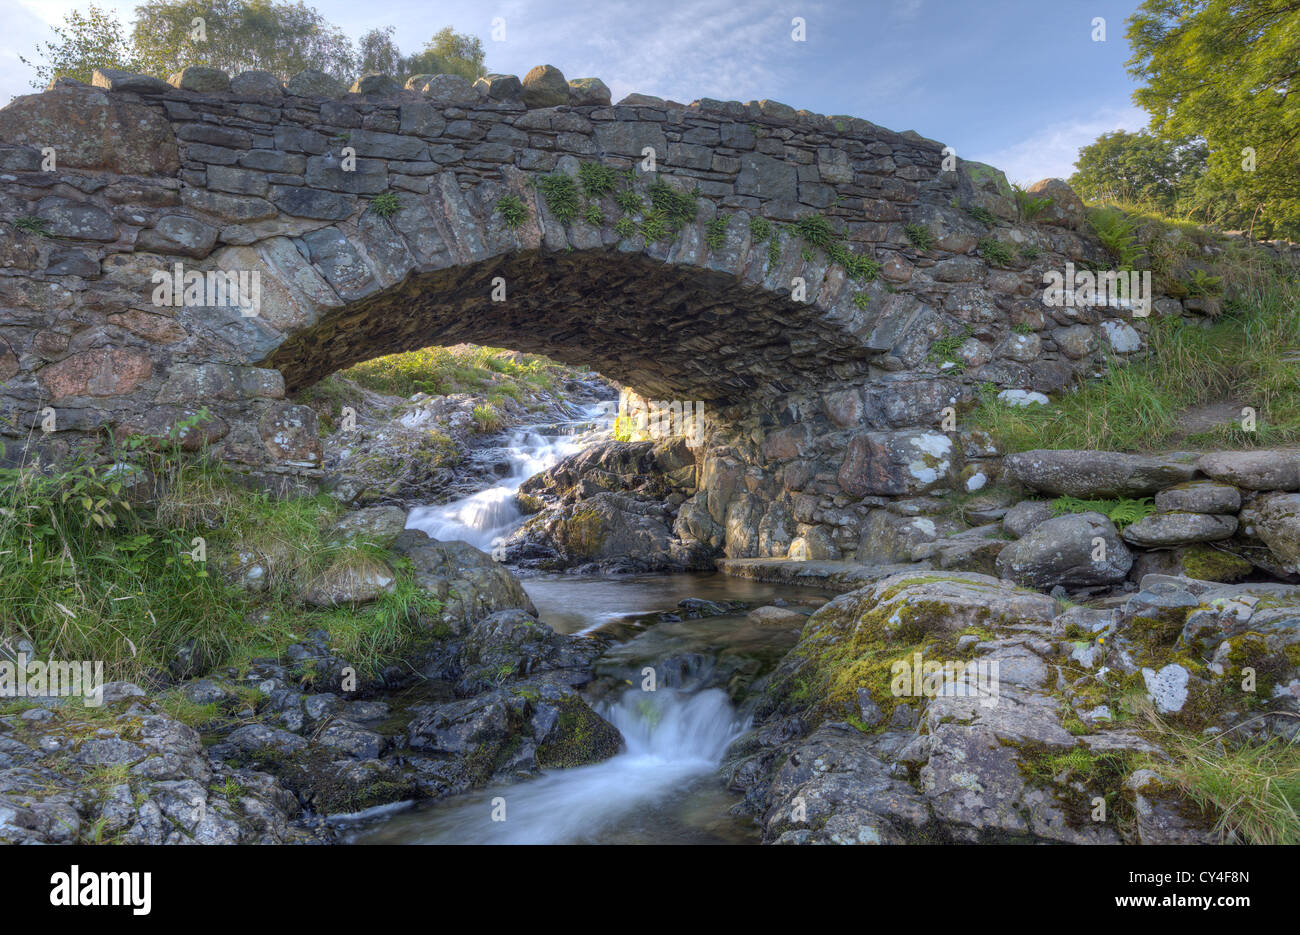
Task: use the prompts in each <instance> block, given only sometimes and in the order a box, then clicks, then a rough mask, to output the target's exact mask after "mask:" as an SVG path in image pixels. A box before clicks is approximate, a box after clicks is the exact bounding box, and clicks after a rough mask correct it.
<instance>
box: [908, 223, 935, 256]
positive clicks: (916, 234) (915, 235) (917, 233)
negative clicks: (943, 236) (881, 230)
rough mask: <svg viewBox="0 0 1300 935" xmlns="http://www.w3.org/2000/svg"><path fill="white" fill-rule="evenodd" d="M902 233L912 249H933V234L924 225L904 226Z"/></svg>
mask: <svg viewBox="0 0 1300 935" xmlns="http://www.w3.org/2000/svg"><path fill="white" fill-rule="evenodd" d="M903 233H904V234H905V235H906V236H907V240H908V242H909V243H911V245H912V246H913V247H916V249H918V250H931V249H933V248H934V234H932V233H930V229H929V228H928V227H926V226H925V225H924V224H905V225H903Z"/></svg>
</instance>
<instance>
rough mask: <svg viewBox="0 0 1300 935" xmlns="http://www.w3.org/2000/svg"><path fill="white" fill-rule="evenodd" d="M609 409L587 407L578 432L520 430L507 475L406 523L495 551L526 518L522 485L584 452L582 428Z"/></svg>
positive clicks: (513, 438) (422, 509) (423, 509)
mask: <svg viewBox="0 0 1300 935" xmlns="http://www.w3.org/2000/svg"><path fill="white" fill-rule="evenodd" d="M606 408H607V407H606V406H603V405H597V406H591V407H588V408H587V409H585V410H583V412H582V416H581V418H580V419H578V420H576V421H574V422H573V423H571V424H572V426H573V429H574V432H575V434H572V435H542V434H540V433H539V432H538V431H537V430H536V429H535V428H520V429H515V430H514V431H513V432H511V433H510V435H509V436H508V437H507V438H506V440H505V443H504V447H505V448H507V449H509V450H508V454H507V457H508V459H509V464H510V473H509V474H508V475H507V476H506V477H505V478H503V479H502V480H500V481H498V482H497V483H496V484H493V485H492V486H491V487H488V488H487V489H485V490H480V491H479V492H478V493H476V494H473V495H472V496H469V497H465V498H464V499H462V500H455V501H453V502H451V503H447V504H443V505H441V506H417V507H415V508H413V509H412V510H411V512H410V514H409V515H408V516H407V517H406V528H407V529H419V530H422V531H423V532H425V533H426V534H427V535H428V536H429V537H430V538H431V539H440V540H442V541H451V540H457V539H459V540H460V541H462V542H468V543H469V544H470V545H472V546H474V547H475V548H479V549H482V550H484V551H485V552H490V551H492V548H493V546H495V545H497V544H498V543H500V542H501V541H503V540H504V539H505V537H506V536H508V535H510V533H512V532H514V531H515V529H517V528H518V527H519V525H520V523H521V522H522V520H523V516H522V514H521V513H520V512H519V506H518V504H517V503H516V501H515V495H516V494H517V493H518V491H519V485H520V484H522V483H523V482H524V481H526V480H527V479H528V478H530V477H532V476H533V475H534V474H540V473H541V472H542V471H545V470H546V469H547V468H550V467H553V466H555V465H556V464H558V463H559V462H560V461H561V460H562V459H564V458H567V457H568V456H569V455H572V454H577V453H578V452H579V451H581V450H582V449H583V447H584V444H583V442H580V441H579V440H578V435H577V434H576V433H577V432H578V431H580V430H581V429H582V428H584V427H590V424H591V420H593V419H597V418H600V417H602V416H603V415H604V414H605V412H606Z"/></svg>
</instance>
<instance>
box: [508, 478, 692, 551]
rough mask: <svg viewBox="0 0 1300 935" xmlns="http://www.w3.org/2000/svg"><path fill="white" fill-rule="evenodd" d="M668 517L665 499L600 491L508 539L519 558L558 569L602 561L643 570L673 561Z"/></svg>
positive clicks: (534, 521) (546, 515)
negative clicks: (645, 498) (658, 499)
mask: <svg viewBox="0 0 1300 935" xmlns="http://www.w3.org/2000/svg"><path fill="white" fill-rule="evenodd" d="M669 522H670V518H669V516H668V514H667V512H666V510H665V508H664V506H663V504H661V503H658V502H655V501H653V500H642V499H638V498H635V497H629V496H625V495H623V494H616V493H598V494H596V495H594V496H592V497H588V498H587V499H584V500H578V501H575V502H571V503H565V504H563V505H561V506H560V507H558V508H557V509H554V510H548V511H546V512H544V513H541V514H539V515H538V516H535V517H533V518H532V519H530V520H529V521H528V522H527V523H525V524H524V526H523V527H522V528H521V529H519V530H518V531H517V532H516V533H515V534H514V535H512V536H511V537H510V540H509V541H508V542H507V543H506V547H505V554H506V556H507V558H509V559H510V560H511V561H518V562H520V563H521V564H524V565H527V566H532V567H539V568H548V569H552V570H559V569H564V568H572V567H576V566H583V565H603V566H613V565H618V566H620V567H626V568H632V567H635V568H637V569H643V570H651V569H662V568H668V567H671V566H672V565H673V557H672V532H671V530H670V527H669Z"/></svg>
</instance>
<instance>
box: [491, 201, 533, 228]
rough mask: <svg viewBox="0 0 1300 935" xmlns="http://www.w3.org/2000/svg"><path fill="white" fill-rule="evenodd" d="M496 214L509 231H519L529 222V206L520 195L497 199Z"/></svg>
mask: <svg viewBox="0 0 1300 935" xmlns="http://www.w3.org/2000/svg"><path fill="white" fill-rule="evenodd" d="M496 212H497V214H499V215H501V220H502V221H503V222H504V223H505V225H506V229H507V230H518V229H519V228H520V227H522V226H523V225H524V222H525V221H527V220H528V205H526V204H525V203H524V200H523V199H522V198H520V197H519V196H518V195H502V196H501V197H500V198H499V199H497V205H496Z"/></svg>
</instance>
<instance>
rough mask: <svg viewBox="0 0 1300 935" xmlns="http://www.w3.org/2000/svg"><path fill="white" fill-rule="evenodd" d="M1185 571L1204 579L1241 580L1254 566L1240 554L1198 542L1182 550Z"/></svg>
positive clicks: (1190, 575) (1189, 574) (1191, 575)
mask: <svg viewBox="0 0 1300 935" xmlns="http://www.w3.org/2000/svg"><path fill="white" fill-rule="evenodd" d="M1181 558H1182V563H1183V571H1185V572H1186V573H1187V575H1188V576H1189V577H1192V578H1199V579H1200V580H1202V581H1225V582H1234V581H1241V580H1242V579H1243V578H1245V577H1246V576H1247V575H1249V574H1250V572H1251V569H1253V568H1254V566H1253V565H1252V564H1251V563H1250V562H1248V561H1246V560H1245V559H1244V558H1242V557H1241V556H1239V555H1233V554H1232V553H1231V552H1225V551H1223V550H1221V549H1216V548H1214V547H1212V546H1208V545H1204V544H1198V545H1193V546H1188V547H1187V548H1185V549H1183V551H1182V556H1181Z"/></svg>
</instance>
